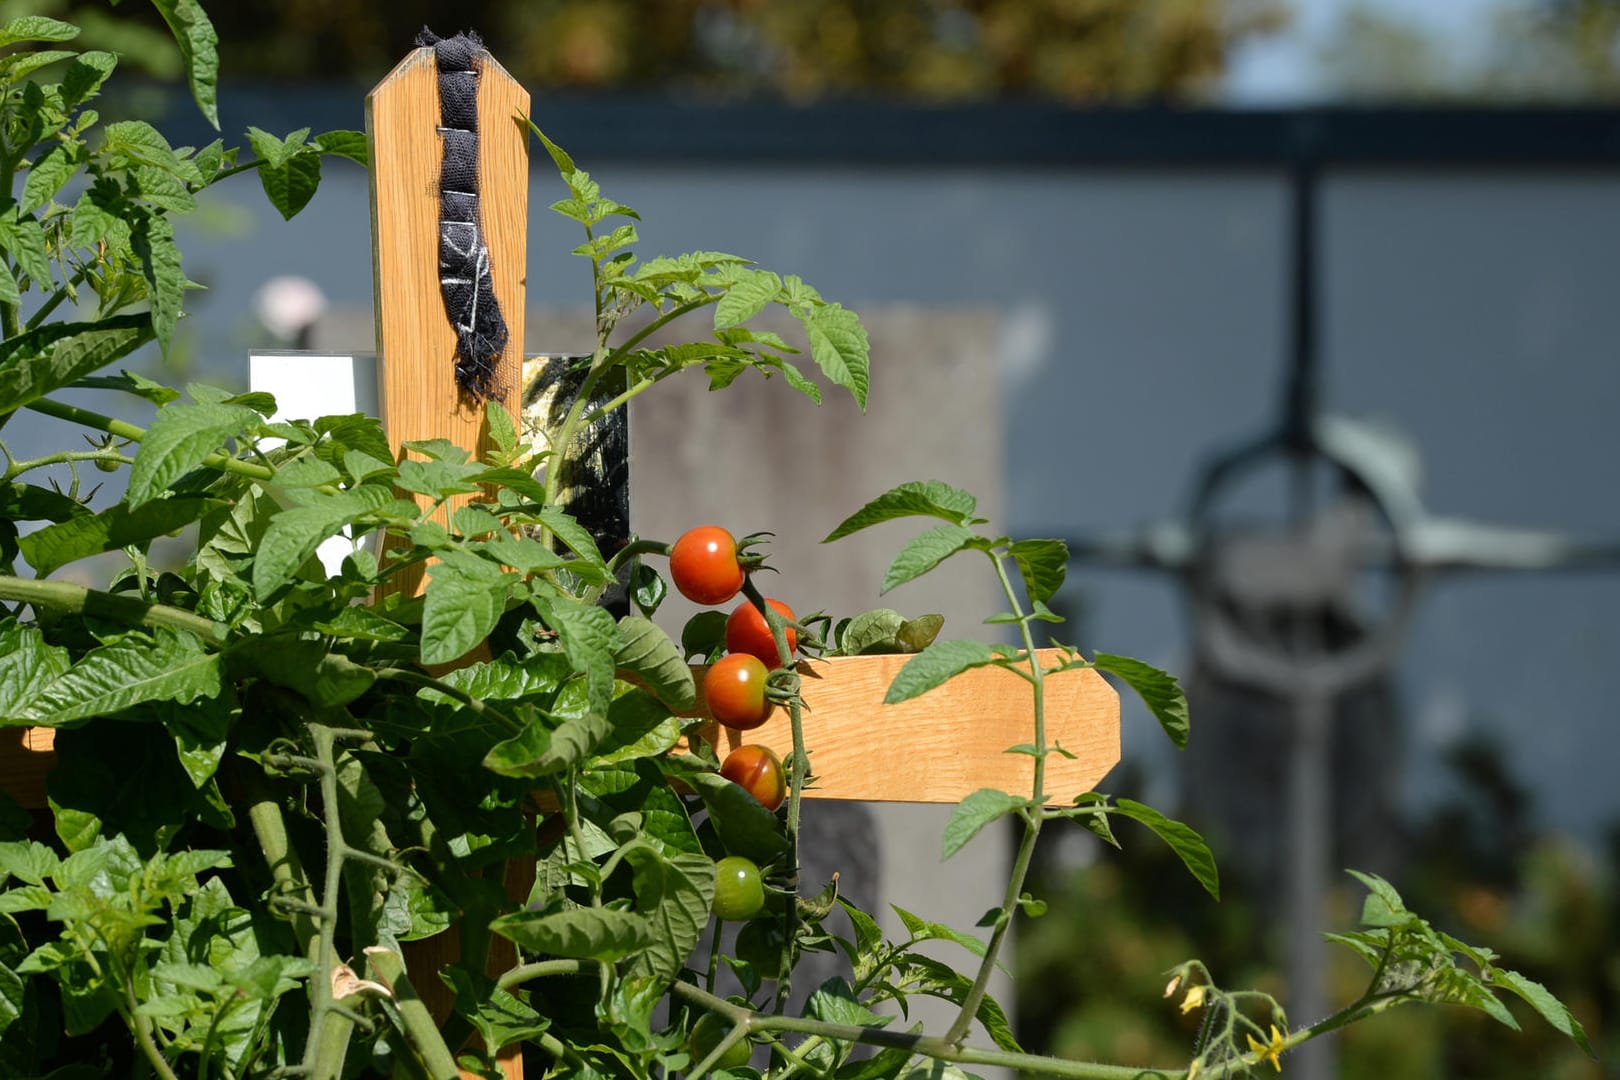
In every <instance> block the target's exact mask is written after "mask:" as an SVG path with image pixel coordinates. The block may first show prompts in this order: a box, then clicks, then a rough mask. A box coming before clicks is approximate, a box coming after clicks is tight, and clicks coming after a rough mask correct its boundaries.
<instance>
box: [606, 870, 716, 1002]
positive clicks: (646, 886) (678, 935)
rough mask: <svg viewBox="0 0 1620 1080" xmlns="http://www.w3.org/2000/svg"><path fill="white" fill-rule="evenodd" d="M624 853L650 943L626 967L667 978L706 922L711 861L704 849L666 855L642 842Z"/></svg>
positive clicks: (711, 885) (676, 969) (678, 969)
mask: <svg viewBox="0 0 1620 1080" xmlns="http://www.w3.org/2000/svg"><path fill="white" fill-rule="evenodd" d="M624 857H625V861H626V862H628V863H629V864H630V866H631V868H632V869H633V871H634V875H635V876H634V878H633V879H632V887H633V888H634V890H635V894H636V910H637V911H638V912H640V913H641V914H643V915H645V916H646V917H647V921H648V922H649V923H650V924H651V925H652V927H653V931H654V937H653V940H652V943H651V944H650V945H648V947H647V949H646V950H645V951H644V952H641V953H639V954H637V955H636V957H635V958H634V959H633V960H632V961H631V964H630V971H631V972H632V973H633V974H638V975H646V976H649V977H651V978H655V979H662V980H664V981H666V982H667V981H668V980H670V979H673V978H675V976H677V975H679V974H680V972H681V968H682V967H683V966H684V965H685V963H686V959H687V957H689V956H691V955H692V950H693V949H695V948H697V943H698V939H699V938H700V937H702V936H703V929H704V927H706V926H708V925H709V905H710V903H711V902H712V901H713V899H714V862H713V860H711V859H709V858H708V856H706V855H672V856H668V857H666V856H664V855H662V854H660V853H658V852H657V851H655V850H653V849H652V848H651V847H649V846H645V845H636V846H633V847H631V848H628V849H627V850H626V851H625V856H624Z"/></svg>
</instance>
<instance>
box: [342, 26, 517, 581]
mask: <svg viewBox="0 0 1620 1080" xmlns="http://www.w3.org/2000/svg"><path fill="white" fill-rule="evenodd" d="M528 112H529V94H528V92H527V91H526V90H524V89H523V88H522V87H521V86H519V85H518V83H517V82H516V80H514V79H513V78H512V77H511V76H510V75H508V74H507V73H506V70H505V69H504V68H502V67H501V65H500V64H499V63H497V62H496V61H495V60H494V59H492V58H489V57H487V56H486V57H485V59H484V61H483V65H482V67H481V68H480V72H479V79H478V146H479V149H478V183H479V191H480V200H479V202H480V213H481V215H482V220H483V234H484V242H485V243H486V244H487V245H488V247H489V257H490V269H491V276H492V278H493V280H494V284H495V297H496V299H497V300H498V301H499V302H500V305H501V313H502V314H503V315H504V316H505V318H506V324H507V327H508V329H509V330H510V331H511V334H510V337H509V339H508V342H507V346H506V350H505V351H504V352H503V353H502V354H501V356H500V358H499V361H498V362H497V365H496V379H497V382H498V383H499V384H500V386H501V387H502V388H503V390H504V398H503V401H504V403H505V405H506V407H507V409H508V410H509V411H510V412H511V413H512V414H513V416H514V417H516V415H517V413H518V409H519V405H518V395H519V393H520V392H521V385H520V384H521V378H522V353H523V334H524V310H525V308H526V307H527V280H528V278H527V273H526V270H525V260H526V259H527V256H528V228H529V136H528V131H527V129H526V128H525V127H524V126H523V124H522V117H523V116H526V115H528ZM438 127H439V88H438V70H437V67H436V65H435V61H434V55H433V50H432V49H417V50H415V51H414V52H412V53H411V54H410V55H409V56H407V57H406V58H405V59H404V60H402V61H400V63H399V66H397V67H395V68H394V70H393V71H391V72H389V73H388V75H387V76H386V77H385V78H384V79H383V80H382V82H380V83H378V84H377V86H376V88H375V89H373V90H372V92H371V93H370V95H368V96H367V98H366V133H367V136H368V138H369V141H370V148H371V235H372V246H373V259H372V275H373V280H372V288H373V292H374V295H375V297H376V304H375V308H374V310H375V312H376V321H377V380H378V387H377V401H378V403H379V406H380V408H381V412H382V422H383V426H384V427H385V428H386V429H387V431H388V439H389V441H390V442H391V443H392V444H393V446H394V452H395V454H396V455H398V454H400V453H401V450H400V444H401V443H404V442H406V441H411V440H419V439H448V440H450V441H451V442H453V443H455V444H456V445H457V446H460V447H463V448H464V449H466V450H468V451H469V452H471V453H474V454H478V453H481V452H482V451H483V450H484V449H485V446H486V439H487V433H486V432H485V431H484V430H483V427H484V424H483V408H482V407H481V406H480V405H478V404H477V403H475V402H474V401H473V400H472V399H471V398H470V397H468V396H467V395H466V394H465V393H463V392H462V390H461V388H460V387H459V386H457V385H456V379H455V361H454V357H455V351H456V334H455V330H454V329H453V328H452V327H451V325H450V319H449V317H448V316H447V315H446V314H445V310H444V297H443V296H442V294H441V293H440V291H439V166H440V160H441V158H442V154H443V145H442V144H443V139H442V138H441V136H440V135H439V131H438ZM472 498H473V496H458V497H457V498H455V499H452V500H450V502H449V503H448V504H447V505H446V506H444V507H442V508H441V509H440V511H439V513H438V515H436V516H437V519H438V520H439V521H441V522H446V523H447V522H448V521H449V515H450V514H451V513H453V512H454V511H455V510H456V509H459V508H460V507H462V506H464V505H466V504H467V503H468V502H469V501H471V499H472ZM416 499H417V501H418V502H420V503H421V504H422V505H423V506H424V507H425V506H427V505H429V503H430V501H431V500H429V499H428V498H426V497H425V496H416ZM414 569H415V572H414V573H410V572H404V573H400V574H398V575H395V577H394V579H393V581H392V582H391V587H392V588H393V589H396V590H400V591H405V590H409V591H412V592H415V591H417V590H419V589H420V588H421V584H422V568H421V567H416V568H414Z"/></svg>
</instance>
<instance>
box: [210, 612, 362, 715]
mask: <svg viewBox="0 0 1620 1080" xmlns="http://www.w3.org/2000/svg"><path fill="white" fill-rule="evenodd" d="M348 610H351V611H353V610H361V609H355V608H350V609H348ZM260 641H261V642H262V644H263V647H262V648H256V649H252V650H248V651H245V652H243V653H241V654H240V656H239V659H240V662H242V663H243V664H244V665H245V666H246V667H247V668H248V669H249V670H251V671H253V672H254V673H255V674H257V675H259V676H260V677H261V678H263V679H266V680H267V681H269V682H271V683H274V684H275V685H277V686H283V687H286V688H287V689H289V690H294V691H297V692H298V693H299V694H301V695H303V696H304V698H305V699H307V700H308V701H309V702H310V703H311V704H313V705H315V706H317V707H319V708H323V709H335V708H339V707H341V706H344V705H347V704H349V702H351V701H353V700H355V699H356V698H358V697H359V696H360V695H361V694H364V693H365V692H366V691H367V690H369V689H371V686H372V684H373V683H375V682H376V681H377V673H376V672H374V671H372V670H371V669H370V668H368V667H366V666H364V665H363V664H357V663H355V662H354V661H353V660H350V659H349V658H348V657H347V656H344V655H343V654H342V653H335V652H332V651H331V649H330V648H329V647H328V645H327V643H326V642H324V641H321V640H319V639H316V638H295V637H291V636H289V635H287V634H277V635H275V636H273V637H272V636H265V637H262V638H261V639H260Z"/></svg>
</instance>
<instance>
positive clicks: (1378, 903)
mask: <svg viewBox="0 0 1620 1080" xmlns="http://www.w3.org/2000/svg"><path fill="white" fill-rule="evenodd" d="M1345 873H1347V874H1349V875H1350V876H1351V877H1353V878H1355V879H1356V880H1357V881H1359V882H1361V883H1362V884H1363V885H1365V886H1366V887H1367V899H1366V901H1365V902H1363V904H1362V905H1361V925H1363V926H1373V927H1379V928H1388V927H1399V926H1405V925H1407V924H1408V923H1410V922H1411V921H1412V913H1411V912H1409V911H1407V910H1406V902H1405V901H1404V900H1402V899H1401V894H1400V893H1398V892H1396V891H1395V886H1393V885H1391V884H1390V883H1389V882H1387V881H1385V880H1384V879H1383V878H1381V877H1379V876H1378V875H1377V874H1365V873H1362V872H1361V871H1360V870H1347V871H1345Z"/></svg>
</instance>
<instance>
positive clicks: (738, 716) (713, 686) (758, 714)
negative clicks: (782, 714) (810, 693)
mask: <svg viewBox="0 0 1620 1080" xmlns="http://www.w3.org/2000/svg"><path fill="white" fill-rule="evenodd" d="M768 674H769V672H767V671H766V670H765V665H764V664H762V663H760V662H759V658H758V657H755V656H749V655H748V654H747V653H735V654H733V655H731V656H722V657H721V658H720V659H719V660H717V661H715V663H714V664H713V665H712V666H711V667H710V668H709V670H708V671H707V672H705V673H704V676H703V700H704V701H707V702H708V703H709V715H710V716H712V717H714V718H715V719H716V720H718V721H719V722H720V723H722V724H724V725H726V727H729V728H736V729H737V730H738V731H748V730H749V729H751V728H757V727H759V725H761V724H763V723H764V722H765V721H766V719H767V718H768V717H769V716H770V715H771V710H772V709H773V708H775V706H774V705H772V704H771V702H770V699H769V698H767V697H766V696H765V678H766V676H767V675H768Z"/></svg>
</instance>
